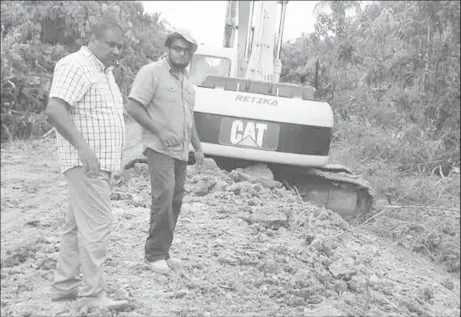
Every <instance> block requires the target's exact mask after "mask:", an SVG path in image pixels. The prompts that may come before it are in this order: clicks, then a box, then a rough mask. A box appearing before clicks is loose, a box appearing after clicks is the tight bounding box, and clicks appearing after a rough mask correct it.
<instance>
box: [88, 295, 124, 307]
mask: <svg viewBox="0 0 461 317" xmlns="http://www.w3.org/2000/svg"><path fill="white" fill-rule="evenodd" d="M81 303H82V306H86V307H88V308H99V309H110V310H121V309H125V308H127V307H128V306H129V304H130V303H129V302H128V301H127V300H114V299H112V298H110V297H108V296H107V295H101V296H98V297H85V298H82V300H81Z"/></svg>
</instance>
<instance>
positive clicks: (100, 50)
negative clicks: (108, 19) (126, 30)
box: [94, 29, 123, 66]
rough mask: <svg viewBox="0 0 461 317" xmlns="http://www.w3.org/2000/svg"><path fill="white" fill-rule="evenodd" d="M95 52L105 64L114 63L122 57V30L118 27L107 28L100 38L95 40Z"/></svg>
mask: <svg viewBox="0 0 461 317" xmlns="http://www.w3.org/2000/svg"><path fill="white" fill-rule="evenodd" d="M94 48H95V51H96V52H94V53H95V54H96V56H97V57H98V58H99V59H100V60H101V62H102V63H103V64H104V65H105V66H110V65H112V64H113V63H114V62H115V61H116V60H118V59H120V57H121V52H122V48H123V36H122V32H121V31H120V30H118V29H114V30H107V31H106V32H104V33H103V34H102V36H101V37H100V38H95V40H94Z"/></svg>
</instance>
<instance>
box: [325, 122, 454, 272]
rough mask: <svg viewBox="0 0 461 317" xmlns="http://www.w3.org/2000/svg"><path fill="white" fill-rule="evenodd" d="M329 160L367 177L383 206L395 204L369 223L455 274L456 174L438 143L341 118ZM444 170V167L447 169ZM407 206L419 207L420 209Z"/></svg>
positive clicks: (369, 225) (408, 131)
mask: <svg viewBox="0 0 461 317" xmlns="http://www.w3.org/2000/svg"><path fill="white" fill-rule="evenodd" d="M337 131H338V133H337V135H336V138H335V143H334V145H333V148H332V158H331V160H332V162H340V163H342V164H344V165H346V166H348V167H349V168H351V169H352V170H354V171H355V172H357V173H358V174H361V175H362V177H363V178H365V179H367V180H368V181H369V182H370V183H371V184H372V186H373V188H374V189H375V190H376V192H377V193H378V196H379V197H378V199H380V200H381V205H382V204H383V203H384V204H385V205H399V206H401V207H402V208H395V209H391V210H388V211H387V212H385V213H383V214H382V216H380V217H378V218H377V219H376V220H375V221H373V222H371V223H370V224H368V225H367V227H368V228H369V229H371V230H372V231H373V232H375V233H378V234H379V235H381V236H386V237H390V238H392V239H393V240H394V241H395V242H397V243H398V244H400V245H403V246H405V247H406V248H408V249H410V250H412V251H415V252H418V253H422V254H424V255H426V256H428V257H429V258H431V259H433V260H435V261H438V262H441V263H444V264H445V266H446V268H447V270H448V271H451V272H459V270H460V266H459V263H460V251H459V242H458V241H459V237H460V228H459V217H460V212H459V206H460V177H459V174H457V173H455V172H454V171H453V170H451V171H450V172H449V173H446V174H445V175H440V174H438V173H436V171H437V170H439V168H442V169H443V168H444V166H445V167H446V163H447V162H446V161H445V160H443V159H441V158H442V157H447V155H446V153H442V152H441V144H440V142H438V141H432V140H426V139H425V138H424V136H423V135H421V134H420V133H416V132H415V131H414V130H413V129H408V130H407V131H402V132H399V133H395V132H392V131H389V130H386V129H383V128H381V127H379V126H373V125H372V124H369V123H367V122H365V121H359V120H358V119H353V120H351V121H348V122H344V121H339V122H338V126H337ZM445 172H446V171H445ZM405 206H419V207H418V208H414V207H409V208H406V207H405Z"/></svg>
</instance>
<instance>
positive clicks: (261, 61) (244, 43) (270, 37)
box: [224, 0, 288, 82]
mask: <svg viewBox="0 0 461 317" xmlns="http://www.w3.org/2000/svg"><path fill="white" fill-rule="evenodd" d="M287 3H288V1H286V0H284V1H228V2H227V14H226V24H225V30H224V47H233V45H234V41H235V39H234V36H235V31H236V30H237V37H238V40H237V52H238V58H237V59H238V64H239V71H238V77H240V78H246V79H249V80H257V81H266V82H279V79H280V72H281V69H282V63H281V60H280V51H281V45H282V38H283V30H284V24H285V15H286V5H287ZM278 4H281V7H282V8H281V14H280V17H279V26H278V30H277V27H276V26H277V15H278V12H277V10H278ZM237 15H238V24H237V25H235V22H236V21H237ZM255 19H256V23H253V22H254V20H255ZM253 24H254V27H253ZM275 45H276V50H275V56H274V46H275Z"/></svg>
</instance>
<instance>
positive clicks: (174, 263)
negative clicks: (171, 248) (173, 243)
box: [166, 258, 182, 269]
mask: <svg viewBox="0 0 461 317" xmlns="http://www.w3.org/2000/svg"><path fill="white" fill-rule="evenodd" d="M166 263H167V264H168V266H169V267H171V268H172V269H173V268H179V267H181V266H182V261H181V260H180V259H175V258H169V259H168V260H166Z"/></svg>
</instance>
